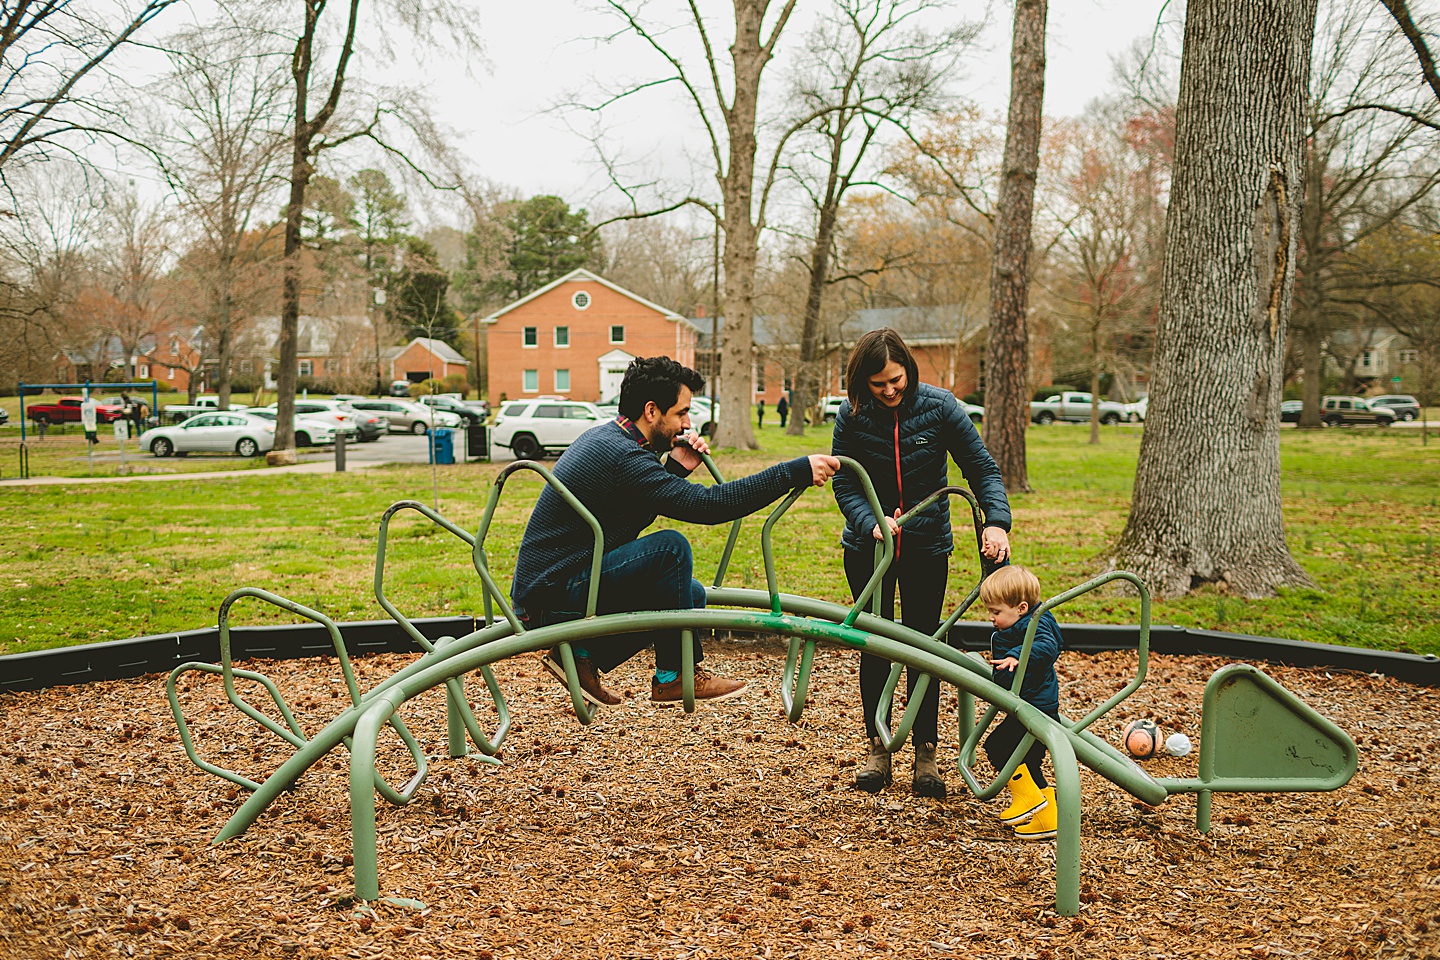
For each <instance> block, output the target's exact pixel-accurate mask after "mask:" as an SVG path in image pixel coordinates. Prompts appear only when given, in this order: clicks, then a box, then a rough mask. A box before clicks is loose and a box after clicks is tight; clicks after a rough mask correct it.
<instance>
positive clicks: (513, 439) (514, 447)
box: [491, 400, 608, 460]
mask: <svg viewBox="0 0 1440 960" xmlns="http://www.w3.org/2000/svg"><path fill="white" fill-rule="evenodd" d="M606 419H608V418H606V417H605V416H604V415H603V414H601V413H600V411H599V409H598V408H597V407H596V406H595V404H593V403H583V402H581V401H578V400H512V401H510V402H509V403H507V404H505V406H504V407H502V408H501V409H500V413H499V414H498V415H497V416H496V417H495V430H494V432H493V433H492V434H491V436H492V438H493V439H494V443H495V445H496V446H499V447H508V448H509V449H510V451H511V452H512V453H514V454H515V456H516V458H517V459H520V460H538V459H540V458H541V457H543V456H545V455H546V454H547V453H558V452H559V451H561V450H564V449H565V448H566V447H568V446H570V444H572V443H574V442H575V440H576V439H577V438H578V437H579V436H580V434H582V433H584V432H585V431H586V430H589V429H590V428H591V427H594V426H597V425H598V424H600V423H603V422H604V421H605V420H606Z"/></svg>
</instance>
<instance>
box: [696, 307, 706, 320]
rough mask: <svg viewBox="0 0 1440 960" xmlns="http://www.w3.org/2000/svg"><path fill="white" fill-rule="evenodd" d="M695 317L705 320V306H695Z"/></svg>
mask: <svg viewBox="0 0 1440 960" xmlns="http://www.w3.org/2000/svg"><path fill="white" fill-rule="evenodd" d="M695 319H696V320H704V319H705V308H704V307H703V306H699V307H696V308H695Z"/></svg>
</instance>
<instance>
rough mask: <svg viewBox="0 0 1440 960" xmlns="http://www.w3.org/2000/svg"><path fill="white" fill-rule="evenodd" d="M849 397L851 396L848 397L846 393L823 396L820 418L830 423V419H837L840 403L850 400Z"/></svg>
mask: <svg viewBox="0 0 1440 960" xmlns="http://www.w3.org/2000/svg"><path fill="white" fill-rule="evenodd" d="M848 399H849V397H846V396H844V395H840V396H835V395H831V396H828V397H821V398H820V419H822V420H824V421H825V422H826V423H829V422H830V421H832V420H834V419H835V415H836V414H837V413H839V412H840V405H841V404H842V403H844V402H845V401H846V400H848Z"/></svg>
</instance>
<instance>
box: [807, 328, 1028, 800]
mask: <svg viewBox="0 0 1440 960" xmlns="http://www.w3.org/2000/svg"><path fill="white" fill-rule="evenodd" d="M845 384H846V392H847V394H848V395H849V399H848V400H846V401H845V402H844V403H842V404H840V409H839V411H838V412H837V413H836V415H835V432H834V434H833V436H832V439H831V450H830V452H831V453H833V454H835V456H837V457H852V458H854V459H855V460H858V461H859V462H860V465H861V466H862V467H863V468H864V469H865V472H866V474H867V475H868V476H869V477H870V483H871V484H872V485H873V486H874V488H875V495H876V497H878V498H879V500H880V506H881V508H882V510H883V512H884V514H885V516H884V517H883V518H882V517H877V516H875V515H874V514H872V513H871V512H870V501H869V499H868V498H867V497H866V496H865V490H864V488H863V486H862V485H861V483H860V479H859V478H858V477H856V476H855V475H854V474H853V473H850V472H848V471H847V472H845V473H841V474H839V475H837V476H836V477H835V484H834V486H833V488H832V489H834V491H835V500H836V502H837V503H839V505H840V512H841V513H843V514H844V515H845V533H844V536H843V537H842V539H841V546H843V547H844V548H845V551H844V552H845V579H846V580H847V581H849V584H850V593H851V595H852V596H856V597H858V596H859V595H860V594H861V592H862V591H863V590H864V589H865V584H866V583H867V582H869V580H870V576H871V574H873V573H874V572H875V543H876V541H877V540H883V539H884V533H883V531H882V530H881V528H880V524H881V523H886V524H888V525H889V527H890V531H891V534H892V535H893V536H894V538H895V558H894V560H892V561H891V563H890V567H889V569H888V570H887V571H886V573H885V579H884V582H883V583H882V585H881V587H880V589H879V590H878V595H879V597H880V615H881V616H883V617H884V618H885V619H887V620H894V619H895V591H896V588H897V587H898V588H899V591H900V602H901V607H902V609H903V614H904V615H903V617H902V618H901V622H902V623H904V625H905V626H907V627H909V628H910V629H912V630H914V631H915V632H917V633H920V634H924V635H926V636H933V635H934V633H935V631H936V630H938V629H939V628H940V608H941V607H942V606H943V605H944V602H945V581H946V579H947V578H948V576H949V572H950V552H951V550H952V549H953V548H954V541H953V539H952V537H951V534H950V503H949V501H948V500H946V499H945V498H943V497H942V498H941V499H939V500H937V501H935V502H934V503H932V504H931V505H930V506H928V507H926V508H925V509H924V510H923V511H921V512H920V513H918V514H916V515H915V516H914V517H912V518H911V519H910V520H909V521H907V522H906V524H905V527H904V528H903V531H902V528H901V527H900V526H899V525H898V524H897V523H896V522H895V521H896V519H898V518H899V517H900V516H901V514H903V513H904V512H905V511H906V510H908V509H910V508H911V507H913V506H915V505H916V504H917V503H919V502H920V501H921V500H924V499H925V498H926V497H928V496H930V495H931V494H932V493H934V492H936V491H937V490H940V489H941V488H943V487H945V486H947V485H948V484H949V482H950V481H949V477H948V473H949V461H950V460H951V459H952V458H953V459H954V460H955V463H956V464H957V465H958V466H959V467H960V471H961V473H963V474H964V475H965V481H966V483H968V484H969V485H970V489H971V490H973V491H974V492H975V496H976V498H977V499H978V500H979V501H980V508H981V510H983V511H984V513H985V529H984V533H983V535H982V542H981V553H982V555H983V556H984V559H985V563H986V564H989V565H998V564H1002V563H1005V562H1006V561H1007V560H1008V559H1009V557H1010V538H1009V534H1008V531H1009V529H1010V502H1009V501H1008V500H1007V499H1006V497H1005V482H1004V480H1003V479H1002V478H1001V476H1000V468H999V467H998V466H996V464H995V460H994V459H993V458H992V457H991V456H990V452H989V451H988V450H986V449H985V444H984V442H983V441H982V440H981V439H980V434H978V433H977V432H976V431H975V425H974V424H973V423H971V422H970V418H969V417H967V416H966V415H965V412H964V411H963V410H962V409H960V403H959V401H957V400H956V399H955V395H954V394H953V393H951V392H950V391H948V390H941V389H940V388H939V387H932V386H930V385H929V384H925V383H921V382H920V379H919V373H918V370H917V368H916V364H915V356H914V354H912V353H911V352H910V348H909V347H907V346H906V345H905V341H904V340H902V339H901V338H900V334H898V333H896V332H895V331H894V330H891V329H889V328H883V329H880V330H872V331H871V332H869V333H867V334H865V335H864V336H863V337H861V338H860V340H859V341H858V342H857V343H856V344H855V349H854V350H852V351H851V353H850V360H849V362H848V363H847V364H846V367H845ZM966 513H967V515H968V511H966ZM889 673H890V661H888V660H886V659H885V658H883V657H877V656H873V655H871V654H867V653H862V654H860V702H861V704H862V707H863V710H864V715H865V735H866V736H867V737H868V738H869V756H868V757H867V758H866V760H865V763H864V764H863V765H862V766H861V767H860V769H859V770H858V771H857V772H856V774H855V784H854V785H855V788H856V789H858V790H865V791H867V792H869V793H875V792H877V791H879V790H882V789H883V788H885V787H886V786H888V785H889V784H890V753H889V751H887V750H886V749H885V747H884V745H883V744H882V743H881V742H880V737H879V734H878V733H877V732H876V730H877V727H876V724H875V713H876V710H877V708H878V707H879V705H880V694H881V693H883V692H884V689H885V681H886V679H887V678H888V676H889ZM922 673H923V671H920V670H916V669H915V668H913V667H912V668H911V669H910V670H909V671H908V672H907V682H908V684H909V689H910V691H911V694H912V695H913V693H914V690H915V683H916V681H917V680H918V679H919V678H920V676H921V674H922ZM939 705H940V685H939V684H938V683H932V684H930V686H929V688H928V689H927V690H926V691H925V698H924V700H923V701H922V702H921V706H920V711H919V713H918V714H917V715H916V717H915V726H914V727H913V728H912V731H911V741H912V742H913V743H914V745H915V767H914V777H913V779H912V781H911V788H910V789H911V792H912V793H914V794H916V795H918V796H922V797H943V796H945V780H944V778H943V777H941V775H940V769H939V767H938V765H937V764H936V760H935V750H936V745H937V743H938V739H939V738H938V736H937V727H938V713H939ZM889 713H890V709H889V705H888V704H887V705H886V709H885V716H884V718H883V722H885V723H887V724H888V723H889V722H890V720H889Z"/></svg>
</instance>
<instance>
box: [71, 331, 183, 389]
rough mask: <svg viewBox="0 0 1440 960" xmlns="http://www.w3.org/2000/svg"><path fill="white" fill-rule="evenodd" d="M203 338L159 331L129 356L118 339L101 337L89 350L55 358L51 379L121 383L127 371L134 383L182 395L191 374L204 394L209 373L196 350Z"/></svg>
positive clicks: (147, 337)
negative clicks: (150, 384)
mask: <svg viewBox="0 0 1440 960" xmlns="http://www.w3.org/2000/svg"><path fill="white" fill-rule="evenodd" d="M203 336H204V330H203V328H200V327H194V328H190V329H188V330H165V329H162V330H159V331H157V332H155V333H149V334H146V335H145V336H144V337H143V338H142V339H141V341H140V344H139V346H138V348H137V351H136V353H134V354H132V355H129V356H127V355H126V354H125V351H124V348H123V346H122V344H121V343H120V338H119V337H115V336H108V335H107V336H101V337H98V338H97V339H96V340H95V341H94V342H93V343H91V344H89V345H88V346H84V347H72V348H68V349H66V350H62V351H61V352H60V353H59V354H58V355H57V356H56V358H55V373H54V375H53V376H54V378H55V382H56V383H84V382H85V381H87V380H89V381H92V382H95V383H100V382H103V381H105V380H107V379H108V380H111V381H122V380H129V379H131V374H130V372H129V371H130V370H131V368H133V369H134V379H135V380H155V381H156V382H157V383H158V384H159V386H160V389H161V390H178V391H180V392H182V393H183V392H185V391H187V390H189V389H190V378H191V376H192V374H193V375H198V376H199V377H200V381H201V384H200V389H202V390H203V389H204V388H205V381H206V373H207V372H210V371H207V369H206V365H205V364H204V363H202V357H201V351H200V348H199V347H197V346H196V344H197V343H199V342H200V341H201V339H202V338H203Z"/></svg>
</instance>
